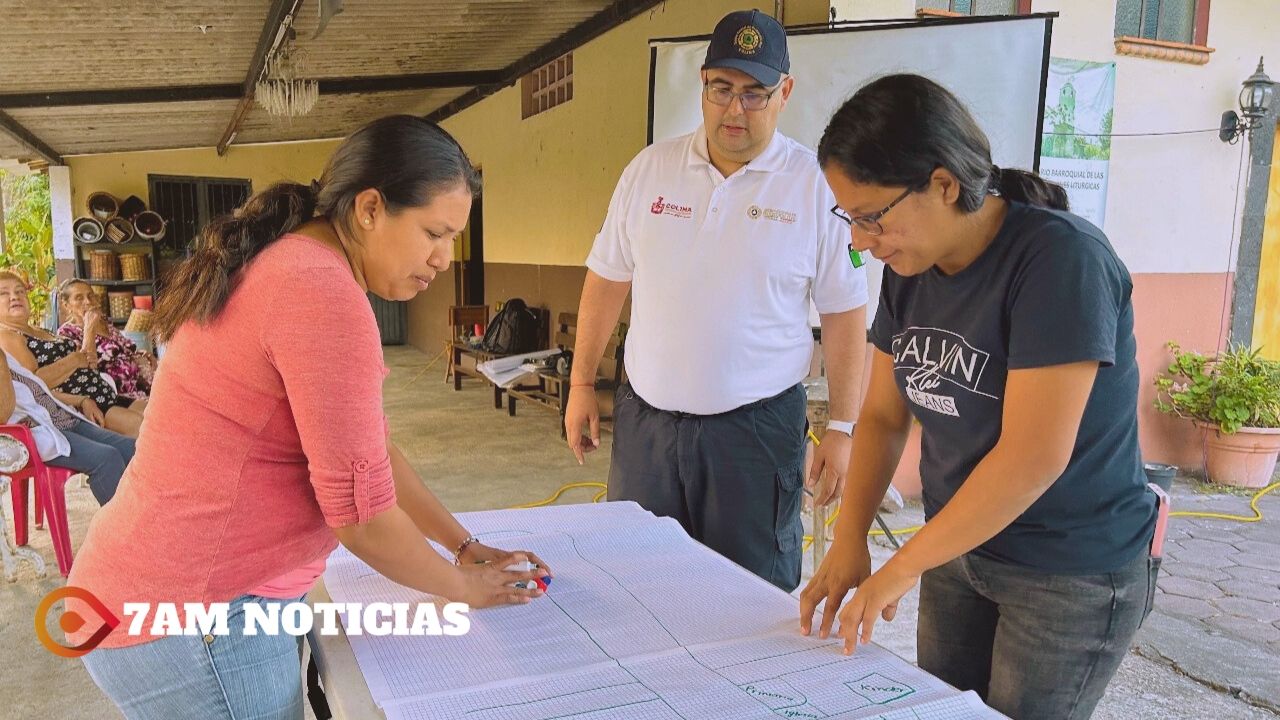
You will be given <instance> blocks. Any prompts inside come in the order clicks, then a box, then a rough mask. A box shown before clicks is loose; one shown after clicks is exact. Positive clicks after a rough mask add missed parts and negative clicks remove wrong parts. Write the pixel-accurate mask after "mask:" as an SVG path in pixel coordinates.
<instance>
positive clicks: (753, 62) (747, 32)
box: [702, 10, 791, 87]
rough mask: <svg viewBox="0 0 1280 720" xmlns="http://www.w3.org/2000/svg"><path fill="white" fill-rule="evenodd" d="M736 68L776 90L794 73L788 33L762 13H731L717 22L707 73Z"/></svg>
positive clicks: (709, 50) (712, 38)
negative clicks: (784, 79) (718, 69)
mask: <svg viewBox="0 0 1280 720" xmlns="http://www.w3.org/2000/svg"><path fill="white" fill-rule="evenodd" d="M711 68H732V69H734V70H741V71H742V72H744V73H746V74H748V75H750V76H751V77H753V78H755V79H756V81H758V82H759V83H760V84H761V85H764V86H765V87H773V86H774V85H777V84H778V81H780V80H781V79H782V75H783V73H786V72H790V70H791V56H790V55H788V54H787V31H786V30H785V29H783V27H782V25H781V24H779V23H778V21H777V20H774V19H773V18H772V17H769V16H768V15H765V14H764V13H762V12H760V11H759V10H739V11H737V12H731V13H729V14H728V15H725V16H724V17H723V18H721V19H720V22H718V23H716V29H715V30H714V31H713V32H712V33H711V46H710V47H708V48H707V59H706V61H705V62H703V63H702V69H703V70H709V69H711Z"/></svg>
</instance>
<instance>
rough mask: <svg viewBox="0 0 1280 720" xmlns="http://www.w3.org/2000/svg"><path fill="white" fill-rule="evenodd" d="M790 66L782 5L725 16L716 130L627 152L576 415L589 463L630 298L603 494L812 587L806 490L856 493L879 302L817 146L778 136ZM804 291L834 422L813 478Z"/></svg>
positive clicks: (708, 66) (576, 375) (705, 101)
mask: <svg viewBox="0 0 1280 720" xmlns="http://www.w3.org/2000/svg"><path fill="white" fill-rule="evenodd" d="M789 69H790V62H789V59H788V54H787V46H786V32H785V30H783V28H782V26H781V25H779V24H778V22H777V21H776V20H774V19H773V18H771V17H769V16H768V15H765V14H763V13H760V12H759V11H756V10H751V11H742V12H735V13H731V14H729V15H727V16H726V17H724V18H723V19H722V20H721V21H720V22H719V24H717V25H716V29H715V32H714V33H713V36H712V40H711V45H710V48H709V49H708V51H707V58H706V62H705V64H704V65H703V68H702V81H703V88H702V113H703V125H702V126H701V127H700V128H698V130H697V132H695V133H693V134H691V135H686V136H684V137H679V138H676V139H673V140H668V141H663V142H658V143H654V144H653V145H651V146H650V147H648V148H646V149H644V150H642V151H641V152H640V154H639V155H637V156H636V157H635V159H634V160H632V162H631V164H630V165H628V166H627V168H626V170H625V171H623V173H622V178H621V179H620V180H619V181H618V186H617V188H616V189H615V191H614V195H613V200H612V201H611V202H610V204H609V212H608V216H607V217H606V219H605V222H604V226H603V228H602V229H601V231H600V234H599V235H597V236H596V239H595V244H594V246H593V247H592V250H591V255H590V257H589V258H588V259H587V268H588V272H587V280H586V284H585V286H584V287H583V291H582V302H581V306H580V308H579V311H578V327H577V346H576V347H575V348H574V363H573V372H572V378H571V380H570V385H571V389H570V393H569V403H568V407H567V409H566V413H565V426H566V428H565V429H566V432H567V433H568V438H569V446H570V448H571V449H573V451H574V453H575V454H576V455H577V457H578V460H579V462H582V461H583V455H584V454H585V453H587V452H590V451H591V450H594V449H595V448H597V447H599V444H600V430H599V408H598V407H597V404H596V397H595V392H594V390H593V385H594V379H595V377H596V372H597V369H598V366H599V363H600V358H601V356H602V355H603V353H604V347H605V344H606V342H607V340H608V337H609V335H610V334H611V332H612V331H613V327H614V325H615V323H616V322H617V320H618V316H619V314H620V312H621V309H622V306H623V304H624V302H625V301H626V297H627V293H628V291H630V292H631V295H632V297H631V323H630V329H629V332H628V334H627V338H626V352H625V355H624V357H625V364H626V370H627V376H628V379H629V383H630V384H629V385H624V386H623V387H622V388H621V389H620V390H619V392H618V394H617V402H616V405H615V408H614V442H613V457H612V462H611V465H610V472H609V499H610V500H634V501H636V502H638V503H639V504H640V505H642V506H643V507H645V508H647V509H648V510H650V511H651V512H653V513H655V514H658V515H664V516H668V517H673V518H675V519H676V520H678V521H679V522H680V524H681V525H683V526H684V528H685V529H686V530H687V531H688V532H689V534H690V535H691V536H693V537H694V538H695V539H697V540H699V541H701V542H702V543H704V544H706V545H707V546H708V547H710V548H712V549H713V550H716V551H717V552H719V553H721V554H723V555H725V556H726V557H728V558H729V559H731V560H733V561H735V562H737V563H738V564H739V565H742V566H743V567H745V568H747V569H748V570H751V571H752V572H754V573H756V574H757V575H760V576H761V577H763V578H765V579H766V580H768V581H770V582H772V583H773V584H775V585H777V586H779V587H781V588H783V589H784V590H787V591H791V590H792V589H794V588H795V587H796V586H797V585H798V584H799V582H800V540H801V535H802V528H801V524H800V506H801V504H802V502H801V500H802V495H801V493H802V486H803V485H805V484H807V485H809V487H811V488H815V494H816V497H815V500H816V501H818V502H822V503H826V502H830V501H831V500H832V499H834V498H836V497H839V496H840V493H841V490H842V488H843V484H844V475H845V471H846V470H847V469H848V464H849V452H850V449H851V447H852V440H851V435H852V432H853V419H854V412H855V410H856V407H857V404H858V403H857V394H858V391H859V389H860V386H861V379H862V365H863V358H864V357H865V352H866V350H865V347H866V346H865V341H866V314H865V313H866V307H865V306H866V301H867V292H866V277H865V274H864V271H863V270H861V269H859V268H855V267H854V266H853V264H852V262H851V257H850V253H849V251H848V243H849V240H850V237H849V230H848V227H847V226H845V225H844V224H843V223H842V222H841V221H840V220H839V219H838V218H837V217H835V216H834V215H833V214H832V213H830V212H829V210H830V209H831V208H832V207H833V206H834V205H835V200H834V199H833V197H832V195H831V192H830V190H829V189H828V187H827V185H826V182H825V180H824V179H823V176H822V173H821V171H820V169H819V167H818V163H817V160H816V158H815V156H814V153H813V152H812V151H810V150H809V149H808V148H805V147H804V146H802V145H800V144H799V143H797V142H796V141H794V140H792V139H790V138H788V137H785V136H783V135H782V134H781V133H779V132H777V124H778V115H779V113H781V112H782V110H783V108H784V107H785V106H786V104H787V99H788V97H789V96H790V94H791V89H792V87H793V85H794V79H793V78H791V77H790V76H788V75H787V72H788V70H789ZM811 298H812V301H813V303H814V304H815V305H816V307H817V309H818V312H819V313H820V316H821V319H822V333H823V348H824V357H825V360H826V366H827V375H828V386H829V391H830V412H831V418H832V422H831V423H830V425H829V426H828V429H829V430H830V432H828V433H827V435H826V438H824V441H823V443H822V445H821V447H820V448H819V449H818V451H817V452H816V454H815V461H814V464H813V469H812V472H811V474H810V477H809V479H808V481H807V483H806V480H805V478H804V476H803V474H804V456H805V442H806V434H805V431H806V428H807V422H806V415H805V405H806V402H805V392H804V388H803V386H802V385H801V384H800V381H801V380H803V379H804V377H805V376H806V375H807V374H808V369H809V362H810V356H811V353H812V348H813V341H812V334H811V329H810V326H809V320H808V317H809V315H808V311H809V306H810V299H811ZM584 433H589V435H587V436H585V437H584ZM824 469H825V470H826V473H827V474H826V477H827V478H828V481H827V482H825V483H823V485H822V486H821V487H818V486H817V484H816V480H817V478H818V477H819V476H820V473H822V471H823V470H824Z"/></svg>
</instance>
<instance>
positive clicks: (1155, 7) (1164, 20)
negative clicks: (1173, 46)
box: [1116, 0, 1209, 46]
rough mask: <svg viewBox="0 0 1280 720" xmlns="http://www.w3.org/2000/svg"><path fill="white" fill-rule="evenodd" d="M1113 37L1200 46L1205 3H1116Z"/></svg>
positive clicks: (1205, 27) (1205, 36) (1205, 32)
mask: <svg viewBox="0 0 1280 720" xmlns="http://www.w3.org/2000/svg"><path fill="white" fill-rule="evenodd" d="M1116 37H1133V38H1144V39H1146V40H1162V41H1165V42H1176V43H1186V44H1189V45H1200V46H1204V45H1206V44H1207V43H1208V42H1209V0H1117V2H1116Z"/></svg>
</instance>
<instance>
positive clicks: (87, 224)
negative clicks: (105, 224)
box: [71, 217, 103, 243]
mask: <svg viewBox="0 0 1280 720" xmlns="http://www.w3.org/2000/svg"><path fill="white" fill-rule="evenodd" d="M71 233H72V234H73V235H75V236H76V239H77V240H79V241H80V242H85V243H96V242H98V241H99V240H101V239H102V233H103V230H102V223H100V222H98V220H97V219H95V218H91V217H82V218H76V221H75V222H74V223H72V224H71Z"/></svg>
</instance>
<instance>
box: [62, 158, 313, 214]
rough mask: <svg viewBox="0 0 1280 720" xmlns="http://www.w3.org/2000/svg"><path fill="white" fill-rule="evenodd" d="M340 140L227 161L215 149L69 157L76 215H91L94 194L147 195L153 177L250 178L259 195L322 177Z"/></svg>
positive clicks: (72, 206)
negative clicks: (88, 206) (285, 182)
mask: <svg viewBox="0 0 1280 720" xmlns="http://www.w3.org/2000/svg"><path fill="white" fill-rule="evenodd" d="M337 144H338V141H337V140H316V141H311V142H294V143H273V144H270V145H243V146H237V145H232V146H231V147H230V148H229V149H228V150H227V154H226V155H223V156H221V157H219V156H218V153H217V151H216V150H214V149H213V148H195V149H188V150H157V151H149V152H129V153H110V154H106V155H81V156H78V157H69V158H67V165H68V166H69V167H70V168H71V212H72V214H73V215H76V216H79V215H83V214H85V202H86V201H87V200H88V197H89V195H90V193H94V192H109V193H111V194H112V195H115V196H116V197H118V198H121V199H123V198H126V197H128V196H130V195H137V196H138V197H140V198H142V200H143V201H144V202H148V201H149V198H148V197H147V175H191V176H198V177H226V178H248V179H249V180H250V181H251V182H252V183H253V189H254V191H255V192H256V191H258V190H262V189H264V188H266V187H267V186H269V185H271V184H272V183H275V182H279V181H281V180H295V181H298V182H310V181H311V180H312V179H313V178H319V177H320V173H321V171H323V170H324V164H325V163H326V162H327V161H328V160H329V154H330V153H332V152H333V149H334V148H335V147H337Z"/></svg>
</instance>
